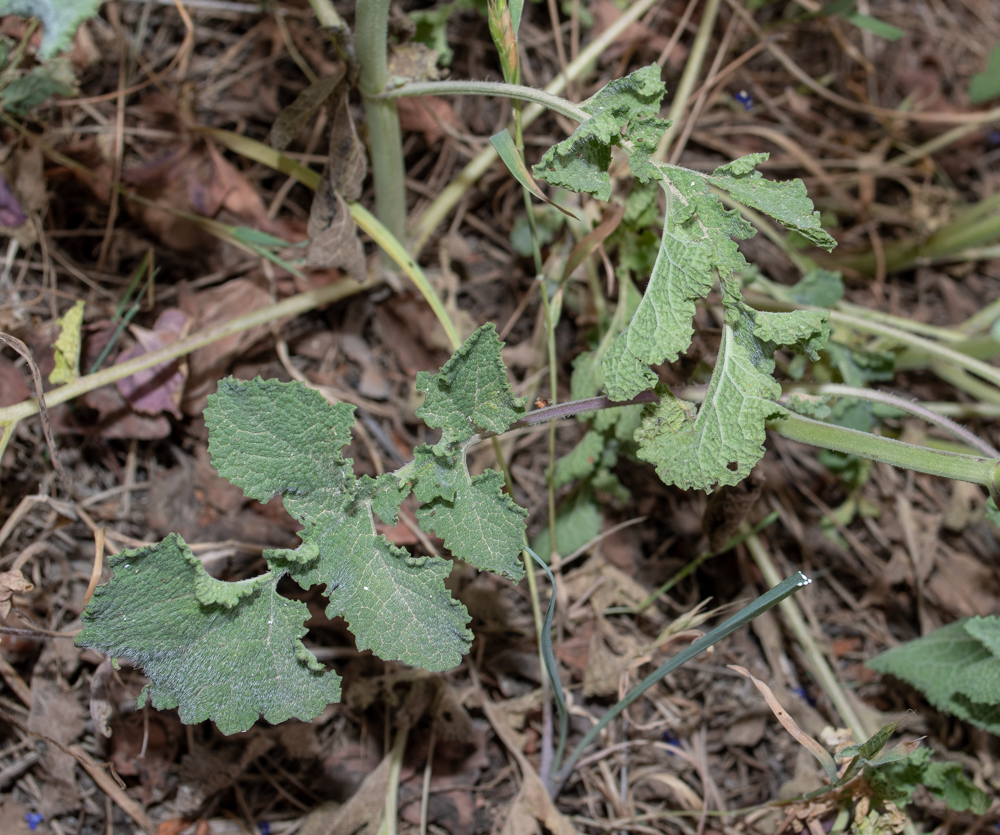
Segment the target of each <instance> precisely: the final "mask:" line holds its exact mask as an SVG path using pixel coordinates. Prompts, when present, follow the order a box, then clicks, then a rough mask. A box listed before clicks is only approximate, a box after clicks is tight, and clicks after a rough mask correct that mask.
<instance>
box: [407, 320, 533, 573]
mask: <svg viewBox="0 0 1000 835" xmlns="http://www.w3.org/2000/svg"><path fill="white" fill-rule="evenodd" d="M502 347H503V343H501V342H500V339H499V338H498V337H497V333H496V328H495V327H494V326H493V325H492V324H488V325H483V326H482V327H481V328H479V329H478V330H477V331H476V332H475V333H473V334H472V336H470V337H469V338H468V340H466V342H465V344H464V345H463V346H462V347H461V348H459V349H458V350H457V351H456V352H455V354H454V356H452V358H451V359H450V360H448V362H446V363H445V364H444V366H443V367H442V368H441V370H440V371H439V372H438V373H437V374H428V373H427V372H424V371H422V372H420V373H419V374H417V389H418V390H419V391H422V392H424V394H425V395H426V397H425V399H424V403H423V405H422V406H421V407H420V408H419V409H417V415H418V416H419V417H422V418H423V419H424V421H425V422H426V423H427V424H428V425H429V426H434V427H438V428H440V429H441V430H442V433H441V440H440V441H439V442H438V443H437V444H435V445H434V446H427V445H424V446H421V447H418V448H417V449H416V450H414V462H413V464H412V465H411V466H410V467H407V468H404V471H401V473H400V477H401V478H403V479H404V480H406V482H407V483H408V484H412V485H413V492H414V495H415V496H416V498H417V501H419V502H421V504H422V505H423V506H422V507H421V508H420V509H419V510H418V511H417V521H418V522H420V525H421V527H422V528H424V529H425V530H433V531H434V532H435V533H437V535H438V536H440V537H441V538H442V539H443V540H444V542H445V545H447V546H448V549H449V550H450V551H451V552H452V553H453V554H454V555H455V556H456V557H458V558H459V559H462V560H465V561H466V562H468V563H469V564H471V565H473V566H475V567H476V568H479V569H483V570H487V571H493V572H495V573H497V574H503V575H504V576H506V577H509V578H510V579H511V580H513V581H514V582H517V581H519V580H520V579H521V577H522V576H524V566H523V565H522V563H521V561H520V559H519V555H520V553H521V549H522V548H523V546H524V527H525V526H524V518H525V516H527V512H526V511H525V510H524V509H523V508H520V507H518V506H517V505H516V504H515V503H514V501H513V500H512V499H511V498H510V496H508V495H506V494H505V493H504V492H503V477H502V476H501V474H500V473H499V472H497V471H496V470H487V471H486V472H484V473H482V474H481V475H478V476H476V477H475V478H473V477H472V475H471V473H470V472H469V466H468V461H467V449H468V445H469V442H470V441H471V440H472V439H473V436H474V435H475V434H477V433H479V432H494V433H498V434H499V433H501V432H504V431H506V430H507V429H508V428H509V427H510V425H511V424H512V423H514V421H516V420H517V419H518V418H520V417H521V416H522V415H523V414H524V403H525V399H524V398H523V397H515V396H514V392H513V391H512V390H511V388H510V383H509V382H508V380H507V369H506V367H505V366H504V364H503V358H502V357H501V354H500V351H501V348H502ZM407 470H408V472H406V471H407Z"/></svg>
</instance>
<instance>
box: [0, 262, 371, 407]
mask: <svg viewBox="0 0 1000 835" xmlns="http://www.w3.org/2000/svg"><path fill="white" fill-rule="evenodd" d="M380 283H381V279H380V278H369V279H366V280H365V281H363V282H361V283H358V282H357V281H355V280H354V279H342V280H341V281H338V282H336V283H334V284H328V285H327V286H325V287H320V288H318V289H316V290H307V291H306V292H305V293H299V294H298V295H295V296H291V297H290V298H287V299H284V300H283V301H280V302H276V303H275V304H272V305H269V306H268V307H265V308H261V309H260V310H255V311H253V312H251V313H247V314H246V315H244V316H237V317H236V318H235V319H230V320H229V321H228V322H222V323H220V324H218V325H213V326H212V327H209V328H206V329H205V330H203V331H201V332H200V333H196V334H193V335H191V336H188V337H186V338H184V339H181V340H178V341H177V342H175V343H174V344H173V345H169V346H167V347H166V348H162V349H160V350H159V351H153V352H152V353H149V354H143V355H142V356H140V357H136V358H135V359H132V360H129V361H128V362H123V363H121V364H120V365H113V366H111V367H110V368H103V369H101V370H100V371H96V372H94V373H93V374H87V375H86V376H84V377H80V378H79V379H77V380H76V381H74V382H72V383H67V384H66V385H64V386H60V387H59V388H57V389H53V390H52V391H50V392H49V393H48V394H47V395H46V397H45V401H46V402H47V403H48V405H51V406H55V405H57V404H59V403H65V402H67V401H69V400H72V399H74V398H75V397H79V396H80V395H81V394H85V393H86V392H88V391H93V390H94V389H96V388H100V387H101V386H106V385H108V384H109V383H114V382H117V381H118V380H121V379H123V378H125V377H129V376H131V375H132V374H135V373H137V372H139V371H144V370H145V369H147V368H152V367H153V366H154V365H159V364H160V363H163V362H168V361H170V360H174V359H177V358H178V357H182V356H185V355H186V354H189V353H191V352H192V351H196V350H197V349H198V348H204V347H205V346H206V345H211V344H212V343H213V342H216V341H218V340H219V339H223V338H225V337H227V336H232V335H233V334H235V333H240V332H241V331H245V330H248V329H250V328H253V327H256V326H257V325H264V324H267V323H268V322H270V321H271V320H272V319H278V318H283V317H286V316H289V317H291V316H298V315H300V314H302V313H305V312H307V311H309V310H313V309H315V308H317V307H321V306H322V305H326V304H331V303H332V302H335V301H339V300H341V299H345V298H347V297H348V296H353V295H354V294H356V293H360V292H361V291H363V290H367V289H370V288H372V287H376V286H378V285H379V284H380ZM0 338H3V334H0ZM22 344H23V343H22ZM38 411H39V403H38V401H37V400H35V399H32V400H24V401H22V402H21V403H17V404H15V405H13V406H8V407H6V408H4V409H0V424H3V423H6V422H10V421H17V420H22V419H24V418H26V417H30V416H31V415H34V414H36V413H38Z"/></svg>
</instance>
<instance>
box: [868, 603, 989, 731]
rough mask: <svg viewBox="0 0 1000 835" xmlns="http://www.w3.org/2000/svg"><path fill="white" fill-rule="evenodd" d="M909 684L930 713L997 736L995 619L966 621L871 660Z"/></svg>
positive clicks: (873, 666) (871, 664) (880, 670)
mask: <svg viewBox="0 0 1000 835" xmlns="http://www.w3.org/2000/svg"><path fill="white" fill-rule="evenodd" d="M867 666H868V667H870V668H871V669H873V670H875V671H876V672H878V673H887V674H890V675H894V676H896V678H899V679H902V680H903V681H906V682H909V683H910V684H912V685H913V686H914V687H916V688H917V689H918V690H920V691H921V692H922V693H923V694H924V695H925V696H926V697H927V701H929V702H930V703H931V704H932V705H934V707H936V708H938V709H939V710H943V711H947V712H948V713H952V714H954V715H955V716H957V717H959V718H960V719H965V720H966V721H968V722H971V723H972V724H973V725H976V726H978V727H980V728H983V729H984V730H987V731H989V732H990V733H993V734H1000V618H998V617H995V616H992V617H986V618H978V617H977V618H970V619H967V620H960V621H956V622H955V623H951V624H948V625H947V626H943V627H941V628H940V629H937V630H935V631H934V632H932V633H930V634H929V635H925V636H924V637H923V638H918V639H916V640H915V641H910V642H909V643H906V644H903V645H901V646H898V647H896V648H895V649H891V650H889V651H888V652H884V653H882V654H881V655H878V656H876V657H875V658H873V659H871V660H870V661H869V662H868V663H867Z"/></svg>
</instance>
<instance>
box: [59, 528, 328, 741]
mask: <svg viewBox="0 0 1000 835" xmlns="http://www.w3.org/2000/svg"><path fill="white" fill-rule="evenodd" d="M110 565H111V568H112V569H113V570H114V577H113V579H112V580H111V582H110V583H107V584H105V585H102V586H98V587H97V588H96V589H95V591H94V596H93V597H92V598H91V600H90V602H89V603H88V604H87V609H86V611H85V612H84V614H83V630H82V631H81V632H80V634H79V635H78V636H77V639H76V643H77V645H78V646H85V647H91V648H92V649H97V650H100V651H101V652H105V653H107V654H108V655H111V656H113V657H118V658H127V659H128V660H129V661H131V662H133V663H134V664H137V665H139V666H141V667H142V668H143V669H144V670H145V671H146V674H147V675H148V676H149V678H150V684H149V685H147V687H146V688H145V689H144V690H143V692H142V694H141V695H140V696H139V706H140V707H141V706H142V705H143V704H144V703H145V701H146V698H147V696H149V697H151V698H152V702H153V706H154V707H156V708H160V709H167V708H173V707H179V708H180V717H181V721H182V722H186V723H188V724H191V723H195V722H202V721H204V720H206V719H211V720H213V721H214V722H215V723H216V724H217V725H218V726H219V730H220V731H222V732H223V733H225V734H232V733H238V732H240V731H245V730H247V729H248V728H250V726H251V725H253V723H254V722H256V721H257V719H258V718H259V717H260V716H261V715H263V717H264V718H265V719H267V721H269V722H273V723H278V722H284V721H285V720H286V719H291V718H293V717H295V718H299V719H302V720H304V721H308V720H309V719H312V718H313V717H314V716H316V715H317V714H318V713H319V712H320V711H322V710H323V708H324V707H326V705H327V704H328V703H329V702H336V701H339V700H340V677H339V676H337V674H336V673H333V672H329V673H324V672H323V665H322V664H320V663H319V662H318V661H317V660H316V658H315V657H314V656H313V655H312V653H310V652H309V651H308V650H307V649H306V648H305V646H303V644H302V636H303V635H305V633H306V628H305V626H304V623H305V621H306V620H307V619H308V618H309V609H308V608H307V607H306V605H305V604H304V603H298V602H295V601H292V600H288V599H286V598H284V597H281V596H279V595H278V593H277V591H276V587H277V583H278V579H279V577H280V575H279V574H276V573H269V574H265V575H263V576H260V577H255V578H253V579H251V580H243V581H241V582H238V583H226V582H223V581H221V580H216V579H214V578H212V577H211V576H209V575H208V574H207V573H206V571H205V569H204V568H203V567H202V565H201V562H200V561H199V560H198V558H197V557H195V556H194V554H192V553H191V549H190V548H188V546H187V544H186V543H185V542H184V540H183V539H181V538H180V537H179V536H177V535H176V534H171V535H170V536H168V537H167V538H166V539H164V540H163V542H160V543H159V544H157V545H153V546H149V547H146V548H137V549H135V550H127V551H122V553H120V554H119V555H117V556H115V557H112V558H111V560H110Z"/></svg>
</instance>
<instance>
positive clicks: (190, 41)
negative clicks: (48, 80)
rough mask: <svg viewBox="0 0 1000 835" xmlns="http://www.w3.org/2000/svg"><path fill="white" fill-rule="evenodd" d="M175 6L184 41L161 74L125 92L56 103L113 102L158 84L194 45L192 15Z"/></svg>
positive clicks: (175, 1) (176, 3)
mask: <svg viewBox="0 0 1000 835" xmlns="http://www.w3.org/2000/svg"><path fill="white" fill-rule="evenodd" d="M172 2H173V5H174V6H176V7H177V11H178V13H179V14H180V16H181V21H182V22H183V24H184V40H182V41H181V45H180V46H179V47H178V48H177V52H176V54H175V55H174V57H173V58H171V59H170V63H169V64H167V66H165V67H164V68H163V69H162V70H161V71H160V72H158V73H157V74H156V75H151V76H150V77H149V78H147V79H146V80H145V81H142V82H140V83H139V84H133V85H132V86H131V87H127V88H126V89H124V90H115V91H114V92H113V93H103V94H101V95H100V96H90V97H89V98H85V99H62V100H57V101H56V102H55V104H56V105H58V106H59V107H78V106H79V105H81V104H98V103H100V102H102V101H111V100H112V99H116V98H118V97H119V96H131V95H132V94H133V93H138V92H139V91H140V90H145V89H146V88H147V87H149V86H150V85H151V84H157V83H158V82H159V81H160V80H162V79H163V78H166V76H167V75H169V74H170V72H171V71H172V70H173V69H174V67H176V66H177V64H178V63H180V61H181V59H182V58H183V57H185V56H186V55H187V54H188V53H190V52H191V47H192V46H193V45H194V24H193V23H192V22H191V15H189V14H188V12H187V9H185V8H184V6H183V4H182V3H181V0H172ZM160 3H161V5H168V4H167V3H165V2H164V0H160Z"/></svg>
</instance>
